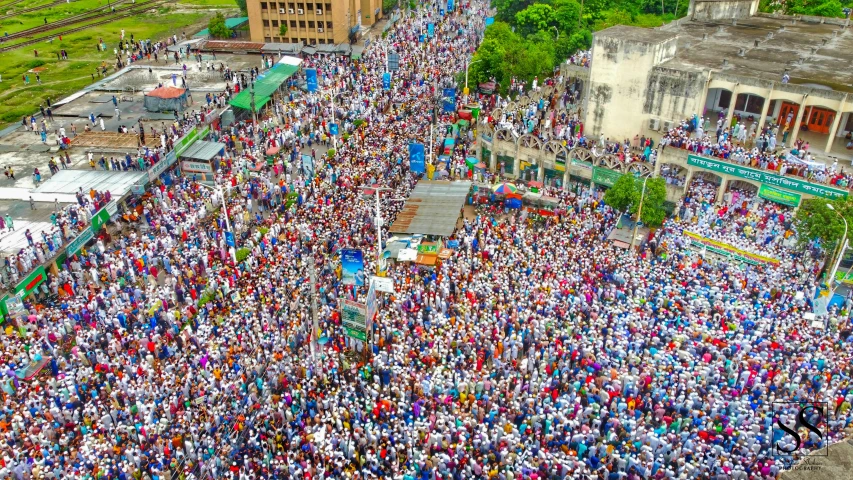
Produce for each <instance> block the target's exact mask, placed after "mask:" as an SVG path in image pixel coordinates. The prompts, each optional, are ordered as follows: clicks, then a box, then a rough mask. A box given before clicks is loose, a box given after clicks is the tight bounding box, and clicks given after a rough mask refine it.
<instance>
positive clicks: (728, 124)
mask: <svg viewBox="0 0 853 480" xmlns="http://www.w3.org/2000/svg"><path fill="white" fill-rule="evenodd" d="M739 91H740V84H739V83H738V84H737V85H735V89H734V91H732V100H731V101H730V102H729V112H728V113H727V114H726V123H724V124H723V129H724V130H725V129H726V128H732V117H734V115H735V105H737V96H738V92H739Z"/></svg>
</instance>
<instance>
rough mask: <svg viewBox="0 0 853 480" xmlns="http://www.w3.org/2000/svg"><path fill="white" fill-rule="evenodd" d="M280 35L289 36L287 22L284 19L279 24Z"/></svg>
mask: <svg viewBox="0 0 853 480" xmlns="http://www.w3.org/2000/svg"><path fill="white" fill-rule="evenodd" d="M278 35H279V36H281V37H285V36H287V24H286V23H284V21H282V22H281V25H279V26H278Z"/></svg>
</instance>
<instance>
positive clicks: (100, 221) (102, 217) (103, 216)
mask: <svg viewBox="0 0 853 480" xmlns="http://www.w3.org/2000/svg"><path fill="white" fill-rule="evenodd" d="M109 221H110V212H108V211H107V209H106V208H101V209H100V210H98V213H96V214H95V216H94V217H92V232H95V233H97V232H98V231H100V230H101V228H102V227H103V226H104V224H105V223H107V222H109Z"/></svg>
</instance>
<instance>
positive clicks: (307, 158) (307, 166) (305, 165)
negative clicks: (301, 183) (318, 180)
mask: <svg viewBox="0 0 853 480" xmlns="http://www.w3.org/2000/svg"><path fill="white" fill-rule="evenodd" d="M302 173H303V174H304V175H305V176H306V177H308V178H314V157H312V156H311V155H302Z"/></svg>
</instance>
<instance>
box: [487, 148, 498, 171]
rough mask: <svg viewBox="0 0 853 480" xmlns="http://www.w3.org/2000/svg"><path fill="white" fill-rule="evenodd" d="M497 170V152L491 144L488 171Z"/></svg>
mask: <svg viewBox="0 0 853 480" xmlns="http://www.w3.org/2000/svg"><path fill="white" fill-rule="evenodd" d="M497 168H498V152H496V151H495V146H494V144H492V148H491V149H490V150H489V169H490V170H491V171H493V172H494V171H496V170H497Z"/></svg>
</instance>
